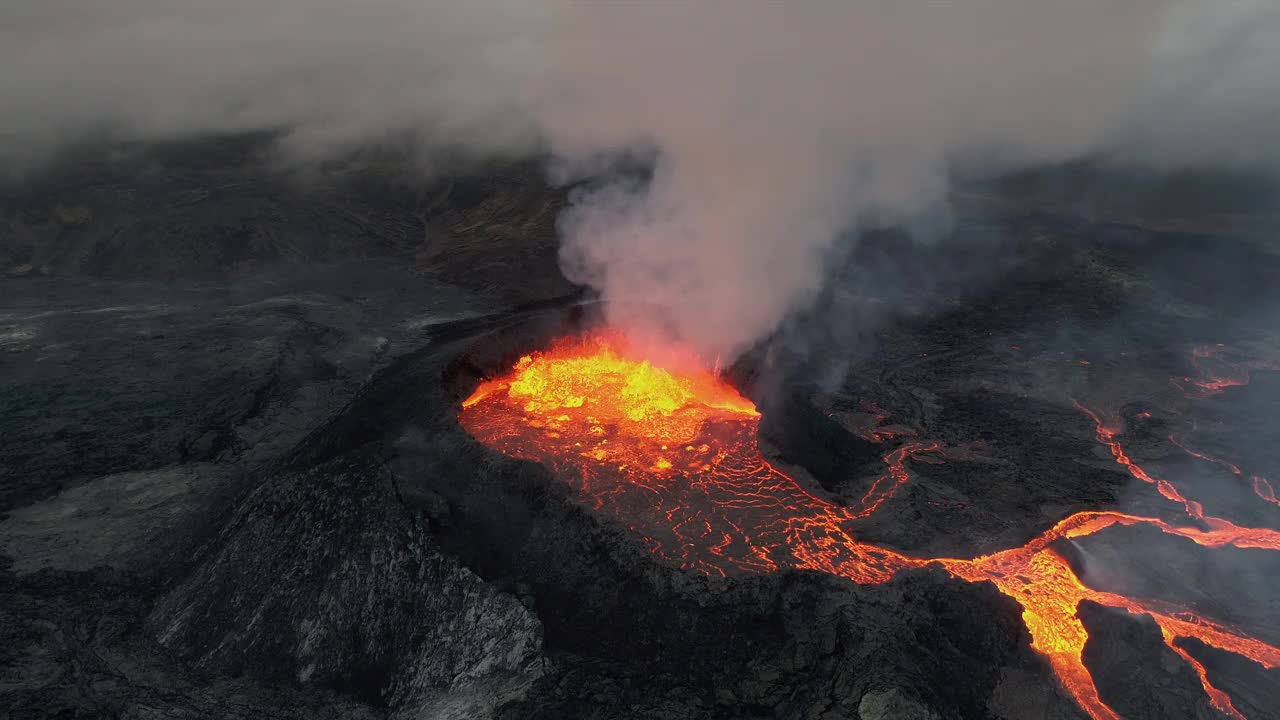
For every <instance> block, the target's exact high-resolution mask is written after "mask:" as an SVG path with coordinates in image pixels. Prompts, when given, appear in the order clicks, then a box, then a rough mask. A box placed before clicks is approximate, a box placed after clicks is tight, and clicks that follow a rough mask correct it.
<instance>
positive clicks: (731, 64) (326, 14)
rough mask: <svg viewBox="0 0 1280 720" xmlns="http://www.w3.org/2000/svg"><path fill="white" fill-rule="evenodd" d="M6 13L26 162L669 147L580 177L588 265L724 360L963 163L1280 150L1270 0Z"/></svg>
mask: <svg viewBox="0 0 1280 720" xmlns="http://www.w3.org/2000/svg"><path fill="white" fill-rule="evenodd" d="M0 17H2V18H3V20H4V21H3V22H0V28H3V30H0V97H4V98H5V102H4V103H3V104H0V133H2V137H3V139H0V143H3V145H4V147H5V148H7V149H9V150H10V152H8V153H6V155H10V156H14V153H13V152H12V149H13V148H21V149H22V152H23V153H24V154H25V155H26V156H27V157H28V158H30V156H31V155H32V153H39V152H42V151H47V150H49V149H52V148H57V147H59V146H62V145H65V144H66V143H69V142H73V141H80V140H83V139H84V138H85V137H88V136H98V135H101V136H106V137H112V138H125V139H141V140H151V139H169V138H180V137H184V136H189V135H196V134H204V133H215V132H242V131H248V130H259V129H276V130H282V131H284V133H285V135H284V137H285V141H284V147H285V148H286V149H287V150H289V151H290V152H291V153H293V154H300V155H303V156H316V157H323V156H325V155H328V154H333V153H341V152H346V151H348V150H350V149H351V148H353V147H357V146H360V145H361V144H364V143H368V142H374V141H377V140H379V139H380V138H384V137H386V136H388V135H391V134H395V133H402V132H413V133H416V134H419V135H421V137H422V138H423V139H424V142H426V143H428V144H432V145H435V146H441V147H449V148H461V149H463V150H465V151H469V152H476V153H486V154H487V153H508V154H510V153H526V152H538V153H545V152H548V151H549V152H550V154H551V156H552V157H553V158H554V166H555V167H556V168H557V169H558V171H560V172H561V173H563V174H564V175H565V176H581V175H583V174H587V173H598V172H599V170H600V168H602V167H608V166H609V163H608V159H609V158H613V157H617V156H619V155H623V154H628V153H642V154H643V153H652V157H653V163H652V173H651V175H650V176H649V177H647V178H646V179H644V180H637V179H635V178H634V177H626V178H623V179H618V180H616V181H613V182H604V183H601V182H595V183H593V184H592V185H591V186H590V189H582V190H579V191H577V193H576V195H575V204H574V206H573V207H572V208H571V209H570V210H569V211H568V212H567V213H566V214H565V216H564V217H563V218H562V223H561V228H562V231H563V234H564V243H565V244H564V252H563V264H564V268H565V270H566V272H567V274H569V276H570V277H571V278H572V279H575V280H578V281H582V282H586V283H589V284H591V285H593V286H595V287H596V288H598V289H600V290H601V292H602V293H603V295H604V297H605V298H606V299H607V300H610V301H615V302H611V303H610V307H611V308H612V310H611V311H612V312H613V313H614V319H615V320H617V321H619V322H620V323H622V324H624V325H626V326H628V327H631V328H632V329H634V330H637V331H641V332H646V333H652V332H659V333H662V334H665V335H673V336H675V338H676V339H678V340H680V341H683V342H685V343H688V344H689V345H691V346H692V347H694V348H695V349H696V350H697V351H699V352H700V353H701V354H702V355H704V356H705V357H708V358H710V357H714V356H721V357H724V358H727V357H731V356H732V355H734V354H736V353H738V352H740V351H742V350H743V349H744V348H745V347H747V346H748V345H750V344H751V343H752V342H753V341H755V340H757V339H759V338H760V337H762V336H764V335H766V334H768V333H769V332H771V331H772V330H773V329H774V328H776V327H777V326H778V324H779V323H780V322H781V321H782V319H783V318H784V317H785V316H786V315H787V314H788V312H790V311H791V310H793V309H795V308H797V307H801V306H804V305H805V304H806V303H808V302H810V301H811V300H812V298H813V297H814V295H815V294H816V293H817V292H818V290H819V289H820V286H821V284H822V282H823V278H824V276H825V270H826V268H827V266H828V265H829V264H830V263H831V262H832V261H833V258H834V254H835V253H836V252H837V251H836V249H835V248H836V244H835V239H836V238H837V237H839V236H841V234H842V233H843V232H845V231H847V230H849V229H850V228H858V227H868V226H883V225H890V224H906V225H907V226H908V227H916V228H923V229H924V230H923V232H925V233H926V234H927V233H928V232H935V233H936V232H937V231H938V230H939V229H940V228H945V226H946V219H947V203H946V199H947V192H948V188H949V186H950V178H951V177H952V176H953V175H955V174H956V173H957V172H963V173H965V174H968V175H973V174H984V173H994V172H999V171H1004V170H1011V169H1016V168H1019V167H1028V166H1033V165H1036V164H1040V163H1052V162H1058V161H1063V160H1069V159H1074V158H1080V157H1095V158H1099V157H1100V158H1109V159H1112V160H1114V161H1116V162H1122V163H1128V164H1140V165H1152V166H1156V167H1160V168H1168V167H1178V166H1183V165H1228V166H1243V167H1262V168H1268V169H1270V168H1274V167H1276V166H1277V165H1278V164H1280V162H1277V161H1278V159H1280V142H1278V141H1280V125H1277V124H1276V123H1274V121H1273V120H1272V118H1274V117H1276V116H1278V115H1280V73H1276V72H1274V68H1276V67H1280V9H1278V6H1276V5H1275V3H1273V2H1271V1H1270V0H1221V1H1218V2H1199V1H1196V0H1132V1H1131V2H1125V3H1116V2H1112V1H1110V0H1077V1H1076V2H1071V3H1049V2H1040V3H1027V2H1015V1H1014V0H968V1H966V2H930V3H898V4H889V3H878V2H829V3H828V2H815V3H804V4H801V5H798V6H795V5H793V6H783V5H782V4H778V3H769V2H752V1H748V0H744V1H743V2H727V1H724V2H717V1H714V0H713V1H710V2H705V3H689V4H680V5H676V4H668V3H576V2H553V1H550V0H548V1H546V2H529V3H522V2H510V3H469V4H465V5H464V4H446V3H432V2H421V1H419V0H364V1H363V2H355V1H354V0H282V1H280V2H275V3H256V2H247V1H246V0H227V1H223V2H218V3H208V2H204V3H196V2H160V0H121V1H120V2H115V3H109V4H102V3H89V2H84V1H83V0H77V1H73V0H40V1H38V2H37V0H18V2H16V3H9V4H7V6H6V9H5V10H3V11H0ZM597 180H599V178H598V177H597ZM846 236H847V235H846ZM641 307H643V310H636V308H641Z"/></svg>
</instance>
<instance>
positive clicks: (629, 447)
mask: <svg viewBox="0 0 1280 720" xmlns="http://www.w3.org/2000/svg"><path fill="white" fill-rule="evenodd" d="M1215 355H1216V351H1215V350H1214V349H1213V348H1196V349H1195V350H1194V351H1193V363H1194V364H1195V366H1196V367H1197V368H1198V369H1200V370H1201V374H1202V375H1203V376H1204V377H1199V378H1179V379H1175V380H1174V381H1175V383H1177V384H1180V387H1183V389H1184V390H1185V391H1187V392H1198V393H1215V392H1218V391H1220V390H1221V389H1222V388H1224V387H1231V386H1236V385H1242V384H1247V383H1248V378H1249V375H1248V371H1249V369H1250V368H1251V367H1252V368H1253V369H1257V368H1258V366H1256V365H1255V366H1247V365H1246V366H1239V367H1236V366H1232V367H1231V368H1227V366H1226V365H1221V364H1220V365H1221V367H1220V368H1219V369H1218V370H1212V369H1206V368H1207V367H1208V365H1206V363H1212V362H1214V357H1215ZM673 367H678V369H665V368H664V367H660V366H658V365H655V364H654V363H651V362H649V361H647V360H645V359H644V358H643V357H639V356H637V355H635V354H633V353H632V352H631V351H630V350H629V349H628V347H627V345H626V343H625V341H624V340H623V338H622V335H621V334H620V333H617V332H613V331H609V330H597V331H592V332H588V333H586V334H584V335H582V336H580V337H573V338H565V339H562V340H560V341H558V342H555V343H553V344H552V345H551V346H550V347H549V348H548V349H546V350H544V351H541V352H534V353H531V354H529V355H526V356H524V357H521V358H520V360H519V361H518V362H517V363H516V364H515V366H514V367H513V368H512V369H511V371H510V372H509V373H508V374H505V375H502V376H500V377H496V378H492V379H489V380H485V381H484V382H482V383H481V384H480V385H479V386H478V387H477V388H476V389H475V391H474V392H473V393H472V394H471V395H470V396H469V397H468V398H466V399H465V400H464V401H463V402H462V407H461V409H460V411H459V415H458V419H459V421H460V423H461V424H462V426H463V428H464V429H465V430H466V431H467V432H468V433H470V434H471V435H472V436H473V437H475V438H476V439H477V440H479V441H480V442H481V443H483V444H484V445H486V446H488V447H489V448H491V449H493V450H496V451H499V452H501V453H504V454H506V455H509V456H513V457H517V458H522V459H526V460H532V461H536V462H539V463H543V464H544V465H546V466H547V467H549V468H550V469H551V470H552V471H553V472H554V473H555V474H556V475H557V476H558V477H560V478H562V479H563V480H564V481H565V482H567V483H569V484H570V485H571V487H572V488H573V490H574V492H575V493H576V495H577V496H578V497H579V499H580V500H581V502H583V503H584V504H587V505H588V506H590V507H591V508H593V509H594V510H595V511H596V512H598V513H599V514H600V515H601V516H602V517H605V518H608V519H610V520H612V521H614V522H617V523H620V524H622V525H625V526H626V527H627V528H629V529H630V530H631V531H632V532H634V533H636V535H637V536H638V537H639V538H640V539H641V540H642V541H643V543H644V544H645V546H646V547H647V548H648V549H649V550H650V551H652V552H653V553H654V554H655V555H657V556H658V557H659V558H661V559H662V560H663V561H665V562H668V563H671V564H673V565H675V566H678V567H679V568H681V569H684V570H686V571H690V572H695V573H703V574H708V575H719V576H725V575H732V574H735V573H769V572H774V571H778V570H783V569H794V570H808V571H817V572H822V573H827V574H830V575H835V576H839V577H842V578H847V579H848V580H850V581H852V582H855V583H859V584H878V583H884V582H887V581H888V580H890V579H891V578H893V577H894V575H895V574H897V573H898V572H900V571H903V570H907V569H912V568H923V567H926V566H934V567H940V568H942V569H944V570H945V571H946V572H948V573H950V574H951V575H952V576H954V577H956V578H958V579H961V580H965V581H970V582H991V583H993V584H994V585H995V587H997V588H998V589H999V590H1000V592H1002V593H1004V594H1005V595H1007V596H1009V597H1011V598H1013V599H1014V600H1015V601H1017V603H1018V604H1019V605H1020V606H1021V607H1022V619H1023V622H1024V623H1025V625H1026V628H1027V630H1028V631H1029V632H1030V635H1031V639H1032V648H1033V649H1034V650H1035V651H1036V652H1037V653H1039V654H1040V655H1041V656H1042V657H1043V658H1044V659H1045V661H1046V662H1047V663H1048V665H1049V666H1050V668H1051V669H1052V671H1053V673H1054V674H1055V675H1056V677H1057V678H1058V680H1059V682H1060V683H1061V686H1062V688H1063V689H1064V691H1065V692H1066V693H1067V694H1068V695H1069V696H1070V697H1071V698H1072V699H1073V700H1074V701H1075V702H1076V703H1077V704H1078V705H1079V707H1080V708H1081V709H1082V710H1084V711H1085V712H1086V713H1087V714H1088V715H1089V716H1090V717H1093V718H1095V719H1097V720H1103V719H1111V718H1119V717H1120V716H1119V714H1117V713H1116V712H1115V711H1114V710H1113V709H1112V708H1111V707H1109V706H1108V705H1107V704H1106V703H1105V702H1104V701H1103V700H1102V699H1101V698H1100V697H1099V693H1098V690H1097V687H1096V685H1095V682H1094V678H1093V677H1092V675H1091V674H1090V672H1089V670H1088V669H1087V668H1086V666H1085V663H1084V661H1083V659H1082V653H1083V652H1084V647H1085V644H1086V642H1087V641H1088V640H1089V633H1088V631H1087V630H1086V628H1085V625H1084V624H1083V623H1082V621H1081V620H1080V618H1079V617H1077V608H1078V606H1079V605H1080V604H1081V603H1082V602H1083V601H1091V602H1094V603H1097V604H1100V605H1104V606H1108V607H1112V608H1117V609H1120V610H1124V611H1127V612H1129V613H1134V614H1144V615H1148V616H1150V617H1151V618H1152V619H1153V620H1154V621H1155V623H1156V624H1157V625H1158V626H1159V629H1160V633H1161V636H1162V639H1163V641H1164V643H1165V645H1167V646H1168V648H1169V649H1170V650H1172V651H1173V652H1174V653H1176V654H1177V656H1178V657H1180V658H1181V659H1182V661H1183V662H1185V663H1186V664H1187V665H1189V666H1190V668H1191V669H1193V670H1194V671H1195V673H1196V675H1197V676H1198V677H1199V680H1200V684H1201V686H1202V687H1203V690H1204V692H1205V693H1206V695H1207V696H1208V698H1209V701H1210V703H1211V704H1212V706H1213V707H1214V708H1215V709H1216V710H1218V711H1219V712H1221V713H1222V714H1224V715H1226V716H1228V717H1233V718H1241V719H1243V718H1244V716H1243V715H1242V714H1241V713H1240V712H1239V710H1237V708H1236V706H1235V704H1234V703H1233V701H1232V697H1231V696H1230V694H1229V693H1228V692H1226V691H1225V690H1224V689H1222V688H1220V687H1218V686H1216V685H1215V684H1214V683H1213V682H1212V681H1211V680H1210V677H1209V672H1208V671H1207V670H1206V669H1205V667H1204V666H1203V664H1202V663H1201V662H1200V661H1199V660H1197V659H1196V658H1195V657H1193V656H1192V654H1190V653H1189V652H1188V651H1187V649H1186V643H1185V641H1186V640H1187V639H1195V640H1198V641H1199V642H1201V643H1204V644H1205V645H1207V646H1210V647H1213V648H1217V649H1219V650H1222V651H1226V652H1228V653H1232V654H1235V655H1237V656H1240V657H1242V658H1245V659H1247V660H1249V661H1252V662H1254V663H1257V664H1259V665H1261V666H1263V667H1264V668H1267V669H1270V670H1275V669H1277V668H1280V648H1277V647H1276V646H1274V645H1271V644H1268V643H1267V642H1264V641H1262V640H1259V639H1257V638H1255V637H1253V636H1251V635H1250V634H1249V633H1247V632H1245V631H1242V630H1240V629H1238V628H1235V627H1232V626H1231V625H1229V624H1228V623H1225V622H1221V621H1218V620H1216V619H1214V618H1211V617H1206V616H1204V615H1202V614H1199V613H1197V612H1193V611H1192V610H1191V609H1190V608H1186V607H1178V606H1173V605H1171V604H1170V603H1167V602H1163V601H1158V600H1148V599H1143V598H1137V597H1128V596H1125V595H1121V594H1117V593H1112V592H1104V591H1100V590H1095V589H1093V588H1090V587H1088V586H1087V585H1085V584H1084V583H1083V582H1082V581H1081V580H1080V578H1079V577H1078V576H1077V574H1076V572H1075V571H1074V570H1073V569H1072V566H1071V565H1070V564H1069V563H1068V562H1067V560H1066V559H1065V558H1064V557H1063V555H1062V554H1060V552H1058V550H1056V549H1055V547H1054V544H1055V543H1056V542H1057V541H1060V540H1075V539H1079V538H1082V537H1085V536H1088V535H1092V534H1094V533H1098V532H1100V531H1102V530H1104V529H1106V528H1109V527H1113V526H1121V525H1129V526H1132V525H1148V526H1151V527H1153V528H1156V529H1158V530H1159V531H1160V532H1163V533H1165V534H1168V535H1173V536H1178V537H1182V538H1186V539H1189V540H1191V541H1193V542H1195V543H1197V544H1198V545H1201V546H1205V547H1209V548H1217V547H1223V546H1234V547H1238V548H1258V549H1264V550H1276V551H1280V532H1277V531H1276V530H1272V529H1267V528H1255V527H1245V526H1241V525H1237V524H1235V523H1234V522H1231V521H1229V520H1227V519H1224V518H1221V517H1217V516H1214V515H1212V514H1210V512H1209V511H1207V510H1206V509H1205V507H1204V506H1203V504H1202V503H1201V502H1199V501H1196V500H1194V499H1190V498H1188V497H1185V496H1184V495H1183V494H1182V492H1181V491H1180V490H1179V489H1178V488H1177V487H1176V486H1175V485H1174V483H1173V482H1171V481H1169V480H1166V479H1163V478H1160V477H1156V476H1154V475H1153V474H1151V473H1149V472H1148V471H1147V470H1145V469H1144V468H1143V467H1141V466H1140V465H1139V464H1138V463H1136V462H1135V461H1134V460H1132V459H1131V458H1130V457H1129V456H1128V455H1127V454H1126V452H1125V449H1124V448H1123V447H1122V445H1121V437H1122V432H1121V429H1120V428H1118V427H1113V426H1112V425H1110V424H1108V421H1107V420H1105V419H1104V418H1103V415H1102V414H1101V413H1099V412H1098V411H1096V410H1094V409H1091V408H1090V407H1087V406H1086V405H1085V404H1083V403H1082V402H1078V401H1073V402H1074V405H1075V407H1076V408H1077V409H1078V410H1079V411H1080V412H1082V413H1084V414H1086V415H1087V416H1088V417H1089V418H1091V419H1092V421H1093V422H1094V424H1095V427H1096V439H1097V441H1098V442H1099V443H1101V445H1102V446H1104V447H1105V448H1107V450H1109V452H1110V453H1111V455H1112V457H1113V458H1114V460H1115V462H1116V463H1117V464H1119V465H1121V466H1122V467H1123V468H1124V469H1125V470H1126V471H1127V472H1128V473H1129V474H1130V475H1131V476H1132V477H1133V478H1134V479H1136V480H1137V481H1139V482H1140V483H1142V484H1145V485H1149V486H1150V487H1151V488H1152V489H1153V490H1154V491H1155V492H1156V493H1158V495H1159V497H1160V498H1161V500H1160V502H1164V503H1166V504H1168V505H1169V506H1170V508H1171V510H1170V512H1171V513H1172V514H1174V515H1175V516H1176V517H1177V520H1176V521H1170V520H1168V519H1163V518H1157V517H1146V516H1139V515H1132V514H1127V513H1121V512H1116V511H1110V510H1098V511H1088V512H1078V513H1074V514H1071V515H1069V516H1067V517H1065V518H1062V519H1061V520H1060V521H1059V522H1057V523H1056V524H1055V525H1053V526H1052V527H1050V528H1049V529H1047V530H1045V531H1044V532H1043V533H1041V534H1040V535H1039V536H1037V537H1035V538H1033V539H1032V540H1031V541H1029V542H1027V543H1026V544H1024V545H1022V546H1019V547H1011V548H1008V549H1005V550H1001V551H998V552H994V553H990V554H986V555H982V556H979V557H973V558H953V557H913V556H909V555H906V554H903V553H900V552H897V551H894V550H892V549H890V548H887V547H880V546H877V545H875V544H871V543H867V542H863V541H860V540H859V539H858V534H859V533H858V524H859V522H860V521H862V520H864V519H866V518H867V517H869V516H870V515H871V514H872V513H874V512H876V511H878V510H879V508H880V506H881V504H882V503H883V501H884V500H885V499H886V498H889V497H891V496H892V495H893V494H894V493H895V492H897V491H898V490H899V489H900V488H901V487H902V486H903V485H904V484H905V483H908V482H910V478H911V474H910V471H909V469H908V463H909V462H910V461H911V460H913V459H915V458H918V457H922V456H924V455H926V454H929V455H932V456H933V461H934V462H937V461H938V457H939V456H941V457H942V458H945V456H946V449H945V448H943V447H942V446H941V444H939V443H931V442H927V441H913V442H910V443H907V444H904V445H901V446H898V447H896V448H893V449H892V450H890V451H888V452H886V453H885V455H884V462H885V470H884V472H883V474H882V475H881V476H879V477H877V478H875V479H874V480H873V481H871V483H870V487H869V490H868V491H867V493H866V494H865V496H863V497H862V499H861V501H860V502H858V503H856V504H853V505H850V506H845V505H842V504H839V503H836V502H833V501H831V500H829V499H826V498H824V497H821V496H820V495H818V494H815V492H811V491H809V490H807V489H806V488H804V487H803V486H802V485H801V484H799V483H798V482H796V480H794V479H793V478H792V477H790V476H789V475H787V474H786V473H784V472H782V471H780V470H779V469H778V468H776V467H774V466H772V465H771V464H770V463H769V462H768V461H767V460H766V459H765V458H764V456H763V455H762V453H761V451H760V448H759V446H758V444H757V440H756V437H757V429H758V425H759V422H760V417H761V416H760V413H759V412H758V411H757V409H756V407H755V405H754V404H753V403H752V402H751V401H750V400H748V399H747V398H745V397H743V396H742V395H741V394H740V393H739V392H738V391H737V390H736V389H734V388H733V387H732V386H730V385H729V384H728V383H727V382H725V381H724V380H722V379H721V378H720V377H718V376H717V374H716V373H715V372H713V371H711V370H709V369H707V368H705V367H696V366H691V365H690V364H689V363H681V364H679V365H678V366H673ZM1224 368H1226V369H1224ZM1228 370H1230V372H1228ZM1219 373H1220V374H1219ZM886 437H888V435H885V436H880V435H873V439H876V440H883V439H885V438H886ZM1171 440H1172V442H1173V443H1174V444H1175V445H1176V446H1177V447H1179V448H1182V449H1183V450H1184V451H1185V452H1187V453H1189V454H1191V455H1193V456H1194V457H1196V458H1200V459H1203V460H1207V461H1211V462H1214V463H1218V464H1220V465H1222V466H1223V467H1225V468H1227V469H1229V470H1230V471H1231V472H1232V473H1234V474H1235V475H1236V476H1239V477H1240V478H1241V479H1243V480H1247V481H1248V482H1250V483H1252V485H1253V488H1254V490H1255V492H1256V495H1257V498H1258V500H1259V501H1261V502H1266V503H1271V504H1274V503H1276V499H1275V493H1274V491H1273V490H1272V486H1271V485H1270V483H1269V481H1267V480H1266V479H1264V478H1262V477H1260V476H1256V475H1253V476H1249V477H1248V478H1245V475H1246V474H1245V473H1243V472H1242V471H1241V470H1240V469H1239V468H1237V467H1236V466H1235V465H1233V464H1231V463H1229V462H1227V461H1224V460H1220V459H1218V458H1215V457H1212V456H1209V455H1207V454H1206V453H1203V452H1200V451H1198V450H1195V449H1192V448H1191V447H1190V446H1189V445H1187V444H1186V443H1185V442H1183V443H1179V441H1178V440H1177V439H1176V438H1171Z"/></svg>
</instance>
